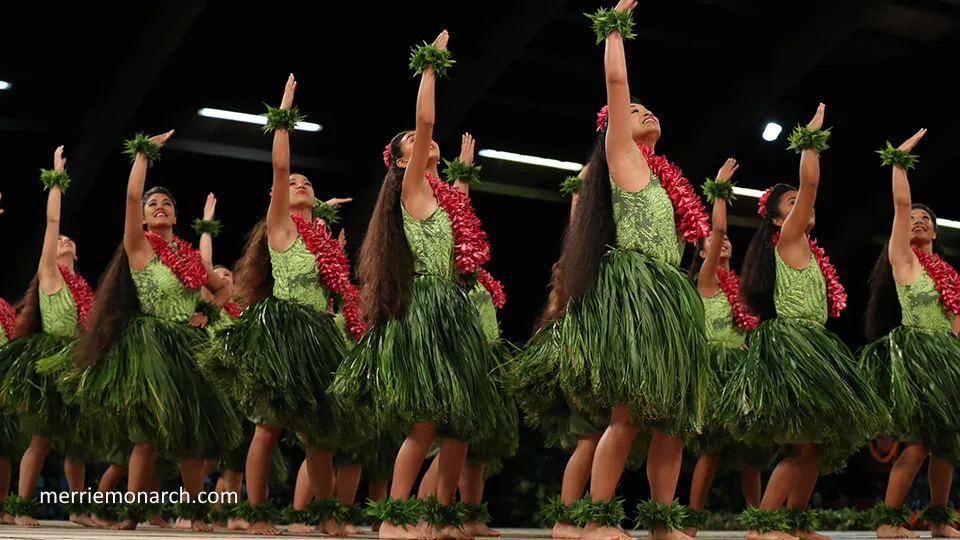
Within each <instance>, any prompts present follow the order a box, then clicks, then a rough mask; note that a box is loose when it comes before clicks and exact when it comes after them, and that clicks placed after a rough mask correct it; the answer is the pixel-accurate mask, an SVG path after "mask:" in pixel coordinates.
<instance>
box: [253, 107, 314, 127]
mask: <svg viewBox="0 0 960 540" xmlns="http://www.w3.org/2000/svg"><path fill="white" fill-rule="evenodd" d="M264 105H266V103H264ZM260 116H266V117H267V123H266V124H265V125H264V126H263V132H264V133H273V132H274V131H276V130H278V129H285V130H287V131H293V130H294V129H296V127H297V123H298V122H302V121H303V120H304V119H305V118H306V116H304V115H302V114H300V108H299V107H291V108H289V109H281V108H280V107H271V106H270V105H267V112H265V113H263V114H261V115H260Z"/></svg>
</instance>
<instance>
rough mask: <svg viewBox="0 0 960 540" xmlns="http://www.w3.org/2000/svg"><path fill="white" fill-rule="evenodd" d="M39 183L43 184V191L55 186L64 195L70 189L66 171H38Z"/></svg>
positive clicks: (68, 176)
mask: <svg viewBox="0 0 960 540" xmlns="http://www.w3.org/2000/svg"><path fill="white" fill-rule="evenodd" d="M40 181H41V182H43V190H44V191H46V190H48V189H50V188H52V187H53V186H57V187H58V188H60V191H61V192H62V193H66V192H67V188H68V187H70V175H68V174H67V171H66V170H63V171H57V170H54V169H40Z"/></svg>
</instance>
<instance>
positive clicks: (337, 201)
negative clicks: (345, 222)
mask: <svg viewBox="0 0 960 540" xmlns="http://www.w3.org/2000/svg"><path fill="white" fill-rule="evenodd" d="M348 202H353V199H351V198H346V199H336V198H334V199H330V200H329V201H326V204H327V205H328V206H332V207H334V208H340V205H342V204H347V203H348Z"/></svg>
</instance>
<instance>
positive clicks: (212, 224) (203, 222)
mask: <svg viewBox="0 0 960 540" xmlns="http://www.w3.org/2000/svg"><path fill="white" fill-rule="evenodd" d="M193 232H195V233H197V236H199V235H201V234H203V233H207V234H209V235H210V236H212V237H214V238H216V237H218V236H220V221H218V220H216V219H209V220H208V219H200V218H197V219H195V220H193Z"/></svg>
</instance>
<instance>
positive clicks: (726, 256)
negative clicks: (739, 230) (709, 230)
mask: <svg viewBox="0 0 960 540" xmlns="http://www.w3.org/2000/svg"><path fill="white" fill-rule="evenodd" d="M711 244H713V235H712V234H711V235H707V237H706V238H705V239H704V240H703V249H701V250H700V258H702V259H706V258H707V252H709V251H710V245H711ZM731 255H733V244H731V243H730V238H729V237H727V235H723V246H722V247H721V248H720V262H721V263H723V262H724V261H728V260H730V256H731Z"/></svg>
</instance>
